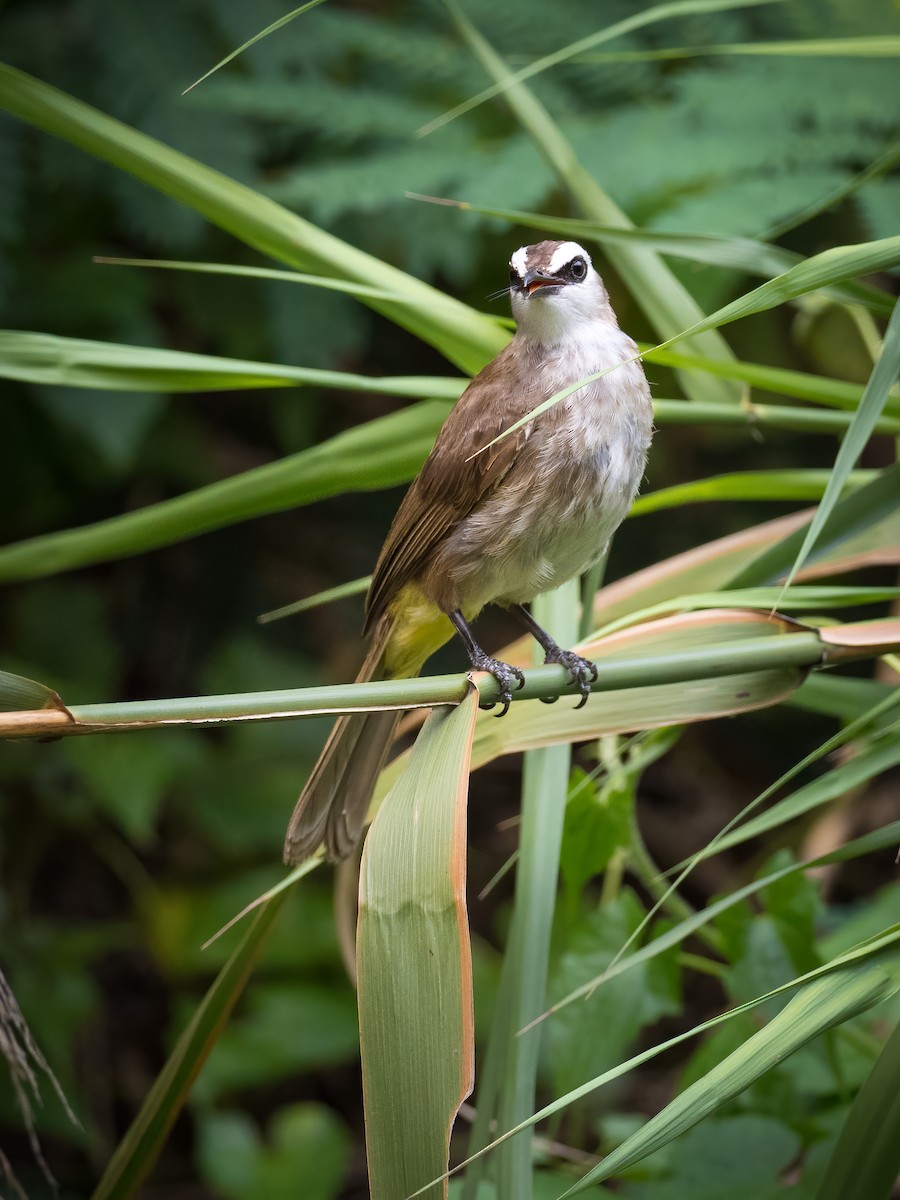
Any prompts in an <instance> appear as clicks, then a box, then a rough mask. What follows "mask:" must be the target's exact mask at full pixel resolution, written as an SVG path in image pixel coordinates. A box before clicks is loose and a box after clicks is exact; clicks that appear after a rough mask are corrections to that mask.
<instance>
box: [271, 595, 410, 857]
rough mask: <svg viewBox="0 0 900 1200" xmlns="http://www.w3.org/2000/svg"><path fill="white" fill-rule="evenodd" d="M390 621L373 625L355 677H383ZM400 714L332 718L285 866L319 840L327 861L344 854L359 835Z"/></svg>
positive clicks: (290, 834)
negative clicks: (362, 660)
mask: <svg viewBox="0 0 900 1200" xmlns="http://www.w3.org/2000/svg"><path fill="white" fill-rule="evenodd" d="M391 624H392V623H391V621H390V620H389V619H385V620H382V621H380V622H379V624H378V626H377V627H376V629H375V632H374V635H373V637H372V644H371V646H370V648H369V653H368V654H367V655H366V661H365V662H364V663H363V665H362V668H361V669H360V672H359V675H357V677H356V682H357V683H365V682H366V681H367V680H370V679H381V678H383V677H384V674H385V667H384V653H385V647H386V646H387V642H388V638H389V636H390V632H391ZM401 715H402V714H401V713H399V712H364V713H352V714H349V715H346V716H342V717H339V718H338V719H337V721H336V722H335V726H334V729H332V731H331V735H330V737H329V738H328V741H327V742H326V743H325V749H324V750H323V751H322V753H321V755H320V756H319V761H318V762H317V763H316V765H315V767H314V768H313V772H312V774H311V775H310V777H309V780H308V781H307V784H306V787H304V789H303V791H302V792H301V794H300V799H299V800H298V801H297V804H296V807H295V808H294V812H293V815H292V816H291V820H290V823H289V825H288V829H287V836H286V837H285V840H284V861H285V862H286V863H287V864H288V865H289V866H294V865H295V864H296V863H300V862H302V861H303V860H304V859H305V858H308V857H309V855H310V854H312V853H313V851H314V850H316V849H317V848H318V847H319V846H320V845H321V844H322V842H323V841H324V843H325V853H326V854H327V855H328V857H329V858H330V859H331V860H332V861H336V860H337V859H340V858H346V857H347V855H348V854H349V853H350V851H351V850H352V849H353V847H354V846H355V845H356V843H357V842H358V841H359V836H360V834H361V833H362V827H363V825H364V823H365V819H366V812H367V811H368V808H369V802H370V801H371V799H372V793H373V792H374V791H375V783H376V781H377V779H378V774H379V772H380V771H381V768H382V767H383V766H384V761H385V759H386V758H387V755H388V751H389V749H390V746H391V742H392V741H393V740H394V731H395V729H396V727H397V722H398V721H399V719H400V716H401Z"/></svg>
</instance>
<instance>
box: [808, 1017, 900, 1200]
mask: <svg viewBox="0 0 900 1200" xmlns="http://www.w3.org/2000/svg"><path fill="white" fill-rule="evenodd" d="M898 1080H900V1024H898V1025H896V1026H895V1027H894V1032H893V1033H892V1034H891V1036H890V1037H889V1038H888V1040H887V1043H886V1045H885V1046H884V1049H883V1050H882V1051H881V1053H880V1054H879V1056H878V1058H877V1060H876V1062H875V1066H874V1067H873V1068H872V1070H871V1072H870V1073H869V1076H868V1078H867V1079H866V1081H865V1082H864V1083H863V1085H862V1087H861V1088H860V1089H859V1091H858V1092H857V1094H856V1099H855V1100H854V1101H853V1105H852V1107H851V1109H850V1113H849V1115H848V1116H847V1119H846V1121H845V1122H844V1126H843V1128H842V1129H841V1132H840V1135H839V1137H838V1140H837V1144H836V1145H835V1147H834V1150H833V1151H832V1154H831V1158H830V1160H829V1162H828V1166H827V1167H826V1168H825V1178H824V1179H823V1180H822V1184H821V1186H820V1188H819V1190H818V1192H817V1193H816V1200H888V1197H889V1196H890V1194H891V1192H892V1191H893V1188H894V1185H895V1183H896V1181H897V1175H898V1173H900V1087H898V1086H897V1083H898Z"/></svg>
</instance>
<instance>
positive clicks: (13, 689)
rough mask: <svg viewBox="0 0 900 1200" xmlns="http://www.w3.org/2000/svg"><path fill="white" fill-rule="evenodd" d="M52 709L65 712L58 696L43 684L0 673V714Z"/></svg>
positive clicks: (6, 672) (22, 677) (20, 676)
mask: <svg viewBox="0 0 900 1200" xmlns="http://www.w3.org/2000/svg"><path fill="white" fill-rule="evenodd" d="M45 708H52V709H56V710H59V711H61V712H63V713H64V712H66V708H65V705H64V704H63V702H62V701H61V700H60V698H59V696H58V694H57V693H56V692H54V690H53V689H52V688H49V687H47V685H46V684H45V683H38V682H37V680H34V679H26V678H25V676H24V675H13V674H12V673H11V672H10V671H0V712H25V711H34V710H40V709H45Z"/></svg>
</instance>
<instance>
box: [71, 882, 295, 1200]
mask: <svg viewBox="0 0 900 1200" xmlns="http://www.w3.org/2000/svg"><path fill="white" fill-rule="evenodd" d="M286 895H287V893H285V892H282V893H281V894H280V895H279V896H277V897H276V898H275V899H273V900H270V901H269V902H268V903H267V904H266V905H265V906H264V907H263V908H261V909H260V911H259V912H258V913H257V915H256V917H255V918H254V920H253V923H252V924H251V925H250V926H249V928H248V929H247V932H246V933H245V934H244V936H243V938H242V939H241V941H240V944H239V945H238V946H237V948H236V949H235V950H234V952H233V953H232V954H231V956H230V958H229V959H228V961H227V962H226V964H225V966H224V967H223V968H222V970H221V971H220V972H219V974H218V975H217V976H216V979H215V981H214V983H213V984H212V986H211V987H210V989H209V991H208V992H207V993H206V995H205V996H204V998H203V1000H202V1002H201V1004H200V1006H199V1007H198V1008H197V1010H196V1012H195V1013H194V1015H193V1017H192V1018H191V1021H190V1023H189V1024H188V1026H187V1028H186V1029H185V1031H184V1033H183V1034H182V1035H181V1037H180V1038H179V1039H178V1042H177V1043H176V1045H175V1049H174V1050H173V1051H172V1053H171V1055H170V1056H169V1059H168V1061H167V1063H166V1065H165V1067H164V1068H163V1070H162V1071H161V1072H160V1074H159V1076H158V1077H157V1079H156V1082H155V1083H154V1085H153V1087H152V1088H151V1090H150V1092H149V1093H148V1095H147V1098H146V1100H145V1101H144V1103H143V1105H142V1107H141V1111H140V1112H139V1113H138V1115H137V1117H136V1118H135V1120H134V1123H133V1124H132V1126H131V1128H130V1129H129V1130H128V1132H127V1133H126V1134H125V1137H124V1138H123V1139H122V1141H121V1143H120V1144H119V1146H118V1148H117V1149H116V1152H115V1153H114V1154H113V1156H112V1158H111V1159H110V1161H109V1164H108V1166H107V1168H106V1170H105V1171H104V1173H103V1177H102V1179H101V1180H100V1182H99V1184H98V1185H97V1188H96V1190H95V1191H94V1193H93V1196H92V1200H129V1198H130V1197H132V1196H134V1194H135V1193H136V1192H137V1190H138V1188H139V1187H140V1186H141V1184H142V1182H143V1181H144V1180H145V1179H146V1177H147V1175H148V1174H149V1173H150V1171H151V1170H152V1169H153V1166H154V1164H155V1162H156V1159H157V1157H158V1155H159V1152H160V1150H161V1149H162V1147H163V1145H164V1144H165V1141H166V1138H167V1136H168V1133H169V1130H170V1129H171V1127H172V1125H173V1123H174V1121H175V1118H176V1117H177V1116H178V1114H179V1112H180V1111H181V1109H182V1108H183V1107H184V1103H185V1101H186V1099H187V1097H188V1095H189V1093H190V1089H191V1085H192V1084H193V1082H194V1079H195V1078H196V1077H197V1074H198V1072H199V1071H200V1068H201V1067H202V1065H203V1063H204V1062H205V1060H206V1058H207V1056H208V1055H209V1052H210V1050H211V1049H212V1048H213V1046H214V1045H215V1043H216V1040H217V1038H218V1036H219V1034H220V1033H221V1031H222V1029H223V1028H224V1027H225V1024H226V1023H227V1020H228V1016H229V1014H230V1013H231V1010H232V1009H233V1008H234V1006H235V1004H236V1003H237V1001H238V999H239V997H240V995H241V992H242V991H243V990H244V986H245V984H246V983H247V980H248V979H249V977H250V974H251V972H252V970H253V967H254V965H255V963H256V959H257V958H258V956H259V954H260V952H261V950H262V948H263V946H264V944H265V940H266V938H267V936H268V934H269V931H270V930H271V928H272V926H273V924H274V922H275V918H276V917H277V916H278V913H279V912H280V911H281V906H282V904H283V902H284V899H285V898H286Z"/></svg>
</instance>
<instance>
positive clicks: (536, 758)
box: [497, 580, 577, 1200]
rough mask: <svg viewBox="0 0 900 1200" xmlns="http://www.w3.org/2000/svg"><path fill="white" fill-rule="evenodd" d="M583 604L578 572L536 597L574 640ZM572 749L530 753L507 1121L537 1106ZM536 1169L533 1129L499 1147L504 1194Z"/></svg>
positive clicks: (504, 1094)
mask: <svg viewBox="0 0 900 1200" xmlns="http://www.w3.org/2000/svg"><path fill="white" fill-rule="evenodd" d="M576 608H577V581H576V580H571V581H570V582H569V583H567V584H565V585H564V586H563V587H561V588H558V589H557V590H556V591H555V592H550V593H548V594H546V595H544V596H541V597H539V598H538V600H537V601H535V615H536V618H537V620H538V621H539V622H540V623H541V624H542V625H544V626H545V627H548V628H550V629H551V630H552V631H553V632H554V634H555V635H556V636H557V637H559V639H560V640H561V642H562V643H563V644H564V645H569V644H571V643H572V641H574V635H575V627H576ZM571 756H572V752H571V747H570V746H567V745H563V746H550V747H548V748H546V749H541V750H531V751H528V753H526V755H525V768H524V775H523V783H522V821H521V825H520V832H519V858H518V862H517V863H516V891H515V900H514V905H513V918H512V927H511V930H510V937H509V943H508V948H507V958H506V960H505V961H504V973H507V972H508V973H509V975H510V977H511V979H512V988H511V994H510V1001H511V1003H510V1006H509V1009H508V1020H507V1022H506V1029H505V1030H504V1033H505V1036H506V1038H507V1040H508V1046H509V1049H508V1052H507V1054H508V1058H507V1064H506V1071H505V1073H504V1079H503V1083H502V1090H501V1095H500V1107H499V1126H500V1128H501V1129H510V1128H512V1127H513V1126H514V1125H517V1124H518V1123H519V1122H520V1121H522V1120H523V1119H525V1118H526V1117H527V1116H528V1115H529V1114H530V1113H531V1112H532V1111H533V1109H534V1098H535V1096H534V1094H535V1086H536V1083H537V1068H538V1056H539V1052H540V1045H541V1037H542V1033H543V1030H542V1029H540V1028H532V1029H531V1030H529V1031H528V1032H527V1033H520V1032H519V1031H520V1030H522V1028H523V1026H525V1025H526V1024H528V1022H530V1021H533V1020H534V1019H535V1017H538V1016H540V1014H541V1013H542V1012H543V1011H544V1008H545V1007H546V987H547V965H548V961H549V956H550V933H551V930H552V927H553V914H554V911H555V908H556V889H557V877H558V873H559V853H560V847H561V845H562V831H563V819H564V814H565V808H566V803H565V799H566V790H567V788H568V784H569V771H570V769H571ZM532 1173H533V1168H532V1146H531V1134H530V1133H525V1134H523V1135H521V1136H519V1137H516V1138H513V1139H512V1140H511V1141H510V1142H509V1143H507V1144H506V1145H505V1146H504V1147H503V1149H502V1150H501V1151H500V1153H499V1154H498V1155H497V1191H498V1194H499V1195H501V1196H515V1197H516V1200H530V1197H531V1194H532Z"/></svg>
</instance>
